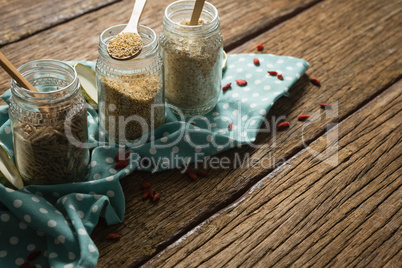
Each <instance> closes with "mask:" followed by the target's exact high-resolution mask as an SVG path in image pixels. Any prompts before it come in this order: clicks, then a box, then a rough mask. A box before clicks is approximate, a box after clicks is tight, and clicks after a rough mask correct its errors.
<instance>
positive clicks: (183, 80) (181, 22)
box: [160, 1, 223, 116]
mask: <svg viewBox="0 0 402 268" xmlns="http://www.w3.org/2000/svg"><path fill="white" fill-rule="evenodd" d="M194 3H195V1H177V2H174V3H172V4H170V5H169V6H168V7H167V8H166V10H165V15H164V18H163V30H162V33H161V36H160V43H161V48H162V50H161V51H162V57H163V64H164V69H165V94H166V99H167V102H168V103H169V104H171V105H173V106H176V107H177V108H179V109H180V111H181V112H182V113H183V114H184V115H185V116H193V115H200V114H205V113H207V112H209V111H211V110H212V109H213V108H214V107H215V105H216V103H217V102H218V99H219V95H220V92H221V79H222V70H221V68H222V58H223V55H222V54H223V39H222V35H221V32H220V29H219V17H218V11H217V9H216V8H215V7H214V6H213V5H212V4H210V3H208V2H205V4H204V7H203V10H202V13H201V16H200V20H199V21H198V25H194V26H191V25H189V21H190V18H191V14H192V11H193V8H194Z"/></svg>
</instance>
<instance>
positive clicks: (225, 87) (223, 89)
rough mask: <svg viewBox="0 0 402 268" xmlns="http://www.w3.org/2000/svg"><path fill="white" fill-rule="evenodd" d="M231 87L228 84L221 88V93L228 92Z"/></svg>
mask: <svg viewBox="0 0 402 268" xmlns="http://www.w3.org/2000/svg"><path fill="white" fill-rule="evenodd" d="M231 85H232V83H229V84H227V85H225V86H223V88H222V91H223V92H225V91H228V90H229V89H230V87H231Z"/></svg>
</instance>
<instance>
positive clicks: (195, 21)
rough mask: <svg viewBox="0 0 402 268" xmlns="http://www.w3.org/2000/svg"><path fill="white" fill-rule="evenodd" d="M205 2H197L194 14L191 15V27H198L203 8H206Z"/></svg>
mask: <svg viewBox="0 0 402 268" xmlns="http://www.w3.org/2000/svg"><path fill="white" fill-rule="evenodd" d="M204 2H205V0H196V1H195V5H194V9H193V14H192V15H191V20H190V25H198V19H199V18H200V15H201V12H202V8H203V7H204Z"/></svg>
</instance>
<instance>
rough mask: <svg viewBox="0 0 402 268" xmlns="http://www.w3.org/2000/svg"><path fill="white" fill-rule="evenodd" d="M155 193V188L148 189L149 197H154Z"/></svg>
mask: <svg viewBox="0 0 402 268" xmlns="http://www.w3.org/2000/svg"><path fill="white" fill-rule="evenodd" d="M155 193H156V192H155V190H149V197H150V198H151V199H154V196H155Z"/></svg>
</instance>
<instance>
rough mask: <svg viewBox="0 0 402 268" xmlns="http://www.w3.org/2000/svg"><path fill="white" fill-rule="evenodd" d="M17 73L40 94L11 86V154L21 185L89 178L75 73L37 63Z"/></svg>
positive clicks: (46, 62)
mask: <svg viewBox="0 0 402 268" xmlns="http://www.w3.org/2000/svg"><path fill="white" fill-rule="evenodd" d="M18 70H19V71H20V72H21V74H22V75H23V76H25V78H26V79H27V80H28V81H29V82H30V83H31V84H32V85H33V86H34V87H35V88H36V89H37V90H38V91H39V92H33V91H30V90H27V89H25V88H23V87H21V86H19V85H18V84H17V82H15V81H14V80H12V82H11V93H12V96H11V99H10V110H9V113H10V119H11V123H12V126H13V127H12V130H13V141H14V154H15V161H16V164H17V168H18V170H19V172H20V173H21V177H22V179H23V181H24V183H25V184H26V185H29V184H60V183H70V182H76V181H83V180H85V179H86V178H87V176H88V172H89V168H88V163H89V149H88V144H87V141H88V127H87V109H86V103H85V100H84V97H83V96H82V94H81V91H80V82H79V80H78V76H77V73H76V72H75V70H74V68H73V67H71V66H70V65H68V64H66V63H63V62H61V61H55V60H37V61H32V62H29V63H26V64H24V65H22V66H21V67H20V68H19V69H18Z"/></svg>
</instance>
